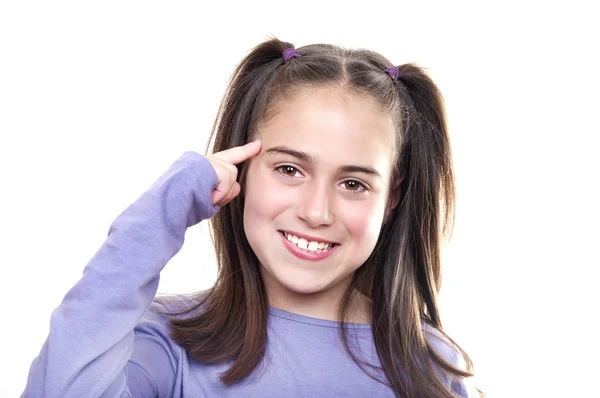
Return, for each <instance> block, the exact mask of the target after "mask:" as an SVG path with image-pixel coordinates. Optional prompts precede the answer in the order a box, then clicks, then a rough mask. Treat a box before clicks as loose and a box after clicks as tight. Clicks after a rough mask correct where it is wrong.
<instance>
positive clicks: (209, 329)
mask: <svg viewBox="0 0 600 398" xmlns="http://www.w3.org/2000/svg"><path fill="white" fill-rule="evenodd" d="M389 65H390V62H388V61H387V60H386V59H385V58H384V57H383V56H381V55H379V54H377V53H374V52H372V51H367V50H347V49H342V48H339V47H335V46H331V45H325V44H320V45H310V46H306V47H303V48H300V49H299V50H296V49H294V48H293V45H292V44H290V43H286V42H282V41H279V40H277V39H275V38H273V39H270V40H268V41H266V42H264V43H262V44H260V45H258V46H257V47H256V48H254V49H253V50H252V51H251V52H250V53H249V54H248V55H247V56H246V58H245V59H244V60H242V62H241V64H240V65H239V66H238V67H237V69H236V70H235V72H234V76H233V79H232V81H231V83H230V86H229V88H228V90H227V93H226V96H225V98H224V100H223V102H222V104H221V108H220V110H219V116H218V117H217V121H216V123H215V127H214V128H213V132H212V134H211V140H210V142H209V145H210V143H211V142H212V143H213V154H212V155H208V156H206V157H204V156H201V155H199V154H197V153H194V152H185V153H184V154H183V155H182V156H181V157H180V158H179V159H178V160H177V161H176V162H174V163H173V165H172V166H171V168H170V169H169V170H168V171H167V172H166V173H165V174H163V175H162V176H161V177H160V178H159V179H158V180H157V181H156V182H155V183H154V184H153V185H152V186H151V187H150V189H149V190H148V191H147V192H146V193H144V194H143V195H142V196H141V197H140V198H139V199H138V200H137V201H136V202H134V203H133V204H132V205H130V206H129V207H128V208H127V209H126V210H125V211H124V212H123V213H122V214H120V215H119V216H118V217H117V219H116V220H115V221H114V222H113V223H112V225H111V227H110V230H109V232H108V238H107V240H106V242H105V243H104V244H103V245H102V247H101V248H100V249H99V251H98V252H97V253H96V255H95V256H94V257H93V258H92V260H91V261H90V262H89V263H88V265H87V266H86V268H85V270H84V274H83V277H82V278H81V280H79V282H78V283H77V284H76V285H75V286H74V287H73V288H72V289H71V290H70V291H69V292H68V293H67V295H66V296H65V298H64V300H63V302H62V303H61V304H60V306H59V307H58V308H57V309H56V310H55V311H54V312H53V314H52V318H51V324H50V333H49V336H48V339H47V340H46V342H45V344H44V346H43V347H42V350H41V352H40V354H39V356H38V357H37V358H36V359H35V360H34V361H33V364H32V366H31V369H30V372H29V378H28V382H27V386H26V389H25V392H24V394H23V396H25V397H61V398H64V397H238V396H245V397H282V396H285V397H321V396H322V397H331V396H339V397H366V396H369V397H394V396H399V397H427V398H429V397H436V398H437V397H456V396H460V397H473V396H478V393H477V390H476V389H475V388H474V387H473V386H472V385H471V382H470V380H471V379H469V378H468V377H469V376H471V375H472V373H471V370H472V367H471V362H470V360H469V358H468V356H467V355H466V354H465V352H463V351H462V349H460V348H459V347H458V346H457V345H456V344H455V343H453V342H452V340H451V339H450V338H448V337H447V336H446V335H445V334H444V333H443V331H442V326H441V321H440V315H439V311H438V308H437V301H436V297H437V293H438V291H439V289H440V275H441V271H440V246H441V244H442V238H443V236H444V235H447V234H448V233H449V232H450V229H451V225H452V219H453V210H454V207H453V205H454V180H453V172H452V162H451V153H450V144H449V140H448V133H447V129H446V121H445V115H444V109H443V102H442V97H441V95H440V93H439V92H438V90H437V88H436V86H435V85H434V83H433V82H432V81H431V80H430V78H429V77H427V76H426V75H425V74H424V73H423V71H422V70H421V69H420V68H418V67H416V66H414V65H412V64H406V65H402V66H399V67H390V66H389ZM208 152H209V151H208V150H207V153H208ZM211 217H212V224H211V226H212V234H213V240H214V245H215V249H216V254H217V262H218V278H217V281H216V283H215V285H214V286H213V287H212V288H211V289H209V290H208V291H207V292H202V293H200V294H197V295H195V296H191V297H186V296H180V297H171V298H161V299H158V298H155V295H156V293H157V288H158V282H159V274H160V271H161V270H162V269H163V267H164V266H165V265H166V264H167V262H168V261H169V260H170V259H171V258H172V257H173V256H174V255H175V254H176V253H177V252H178V251H179V250H180V249H181V247H182V245H183V241H184V235H185V231H186V229H187V228H189V227H191V226H193V225H195V224H197V223H199V222H200V221H202V220H206V219H209V218H211Z"/></svg>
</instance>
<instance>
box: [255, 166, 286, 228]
mask: <svg viewBox="0 0 600 398" xmlns="http://www.w3.org/2000/svg"><path fill="white" fill-rule="evenodd" d="M269 171H270V170H265V169H259V168H255V169H250V170H248V175H247V177H246V187H245V204H244V219H245V220H246V222H245V224H249V225H247V226H246V227H248V226H250V227H251V226H252V223H254V222H258V221H261V220H262V221H264V220H268V219H270V218H272V217H274V216H275V215H277V214H278V213H280V212H281V211H282V209H283V208H285V206H286V203H288V198H286V191H285V190H284V189H282V187H281V184H276V181H275V179H274V178H273V176H272V175H269ZM288 195H289V193H288Z"/></svg>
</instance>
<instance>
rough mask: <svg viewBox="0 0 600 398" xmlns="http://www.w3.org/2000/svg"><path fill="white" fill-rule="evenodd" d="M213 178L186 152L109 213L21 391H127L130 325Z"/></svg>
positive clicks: (199, 216)
mask: <svg viewBox="0 0 600 398" xmlns="http://www.w3.org/2000/svg"><path fill="white" fill-rule="evenodd" d="M217 183H218V178H217V174H216V173H215V170H214V168H213V167H212V165H211V163H210V162H209V161H208V159H206V158H205V157H203V156H201V155H199V154H197V153H194V152H185V153H184V154H183V155H182V156H181V157H180V158H179V159H178V160H177V161H175V162H174V163H173V165H172V166H171V167H170V168H169V170H168V171H167V172H166V173H165V174H163V175H162V176H161V177H160V178H159V179H158V180H157V181H156V182H155V183H154V184H153V185H152V186H151V188H150V189H149V190H148V191H147V192H145V193H144V194H143V195H142V196H141V197H140V198H139V199H138V200H137V201H135V202H134V203H133V204H131V205H130V206H129V207H128V208H127V209H126V210H125V211H123V212H122V213H121V214H120V215H119V216H118V217H117V218H116V219H115V220H114V222H113V223H112V225H111V226H110V229H109V232H108V238H107V239H106V241H105V242H104V243H103V245H102V246H101V247H100V249H99V250H98V252H97V253H96V254H95V255H94V256H93V258H92V259H91V260H90V262H89V263H88V264H87V266H86V267H85V269H84V271H83V277H82V278H81V279H80V280H79V281H78V282H77V284H76V285H75V286H74V287H73V288H71V290H70V291H69V292H68V293H67V294H66V296H65V298H64V299H63V301H62V303H61V304H60V305H59V306H58V307H57V308H56V309H55V310H54V312H53V313H52V317H51V321H50V332H49V335H48V338H47V340H46V342H45V343H44V345H43V347H42V349H41V352H40V354H39V355H38V357H36V358H35V360H34V361H33V363H32V365H31V368H30V371H29V376H28V380H27V386H26V389H25V391H24V393H23V396H24V397H27V398H29V397H36V398H37V397H47V398H50V397H57V398H58V397H60V398H68V397H111V398H114V397H129V396H131V395H130V392H129V389H128V387H127V372H126V366H127V364H128V360H129V357H130V355H131V352H132V351H133V343H134V333H133V330H134V327H135V326H136V324H137V323H138V322H139V321H140V319H141V318H142V317H143V315H144V314H145V313H146V311H147V310H148V308H149V307H150V304H151V303H152V300H153V299H154V297H155V295H156V291H157V288H158V282H159V274H160V271H161V270H162V269H163V267H164V266H165V265H166V264H167V262H168V261H169V260H170V259H171V258H172V257H173V256H174V255H175V254H176V253H177V252H178V251H179V250H180V249H181V247H182V245H183V242H184V236H185V231H186V229H187V228H188V227H190V226H192V225H195V224H197V223H199V222H200V221H201V220H204V219H207V218H210V217H211V216H213V215H214V214H215V212H216V210H217V207H216V206H213V205H212V199H211V194H212V191H213V188H214V187H215V186H216V185H217ZM142 338H143V336H142ZM140 341H142V340H140ZM129 366H135V364H134V365H131V364H130V365H129ZM166 377H169V375H166ZM170 377H172V375H170ZM145 387H146V388H148V392H151V389H152V388H153V386H152V385H151V383H148V384H147V385H146V386H145ZM136 388H141V386H136ZM144 395H146V394H144ZM154 396H156V395H154Z"/></svg>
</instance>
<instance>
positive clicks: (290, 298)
mask: <svg viewBox="0 0 600 398" xmlns="http://www.w3.org/2000/svg"><path fill="white" fill-rule="evenodd" d="M269 279H270V278H266V279H265V287H266V289H267V296H268V301H269V305H270V306H272V307H275V308H278V309H281V310H284V311H287V312H292V313H294V314H298V315H303V316H308V317H312V318H318V319H325V320H329V321H336V322H341V319H340V306H341V304H342V297H343V295H344V292H345V290H346V289H347V287H348V285H349V283H350V279H351V277H349V278H348V279H347V280H344V281H341V282H339V283H338V284H336V285H335V286H332V287H330V288H329V289H326V290H323V291H319V292H314V293H298V292H294V291H291V290H288V289H286V288H284V287H283V286H280V285H279V284H278V283H277V282H274V281H270V280H269ZM348 309H349V311H348V313H347V314H348V316H347V319H345V320H344V321H345V322H350V323H366V324H370V323H371V301H370V300H369V299H368V298H367V297H365V296H363V295H362V294H360V293H359V292H358V291H356V290H355V291H353V294H352V298H351V300H350V305H349V308H348Z"/></svg>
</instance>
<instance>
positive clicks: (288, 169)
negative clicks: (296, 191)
mask: <svg viewBox="0 0 600 398" xmlns="http://www.w3.org/2000/svg"><path fill="white" fill-rule="evenodd" d="M277 170H279V172H280V173H281V174H283V175H285V176H287V177H294V176H296V173H298V169H297V168H295V167H294V166H279V167H278V168H277Z"/></svg>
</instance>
